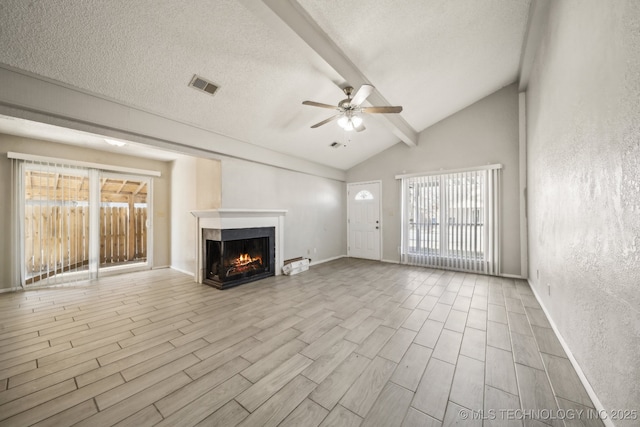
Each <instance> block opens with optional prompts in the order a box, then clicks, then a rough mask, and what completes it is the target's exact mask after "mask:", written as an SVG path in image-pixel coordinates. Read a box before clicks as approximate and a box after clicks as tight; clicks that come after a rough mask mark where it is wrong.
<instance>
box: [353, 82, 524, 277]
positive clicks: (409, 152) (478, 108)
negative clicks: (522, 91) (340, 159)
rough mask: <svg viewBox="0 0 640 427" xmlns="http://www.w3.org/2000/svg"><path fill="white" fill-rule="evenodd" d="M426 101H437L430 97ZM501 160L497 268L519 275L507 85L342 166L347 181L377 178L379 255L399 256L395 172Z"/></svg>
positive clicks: (512, 118) (513, 127)
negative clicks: (411, 136) (416, 134)
mask: <svg viewBox="0 0 640 427" xmlns="http://www.w3.org/2000/svg"><path fill="white" fill-rule="evenodd" d="M430 102H437V101H436V100H431V101H430ZM494 163H502V164H503V165H504V169H503V176H502V178H503V179H502V201H503V207H502V219H503V229H502V270H503V273H505V274H513V275H517V276H520V273H521V272H520V199H519V173H520V172H519V170H520V168H519V157H518V91H517V87H516V85H510V86H507V87H505V88H503V89H501V90H499V91H497V92H495V93H493V94H491V95H489V96H487V97H486V98H484V99H482V100H480V101H478V102H476V103H475V104H473V105H471V106H469V107H467V108H465V109H463V110H461V111H459V112H458V113H456V114H454V115H452V116H450V117H448V118H446V119H444V120H442V121H440V122H438V123H436V124H435V125H433V126H431V127H429V128H427V129H425V130H424V131H422V132H421V133H420V139H419V143H418V146H417V147H413V148H410V147H408V146H407V145H405V144H403V143H399V144H396V145H394V146H393V147H391V148H389V149H387V150H385V151H383V152H382V153H380V154H378V155H377V156H374V157H372V158H370V159H368V160H366V161H364V162H363V163H360V164H359V165H357V166H355V167H353V168H351V169H350V170H349V171H347V182H360V181H370V180H382V240H383V246H384V247H383V255H382V258H383V259H384V260H388V261H396V262H397V261H399V260H400V255H399V247H400V241H401V221H402V218H401V211H400V199H401V194H402V193H401V188H400V187H401V183H400V181H398V180H396V179H395V175H398V174H405V173H418V172H429V171H438V170H450V169H460V168H468V167H473V166H482V165H486V164H494Z"/></svg>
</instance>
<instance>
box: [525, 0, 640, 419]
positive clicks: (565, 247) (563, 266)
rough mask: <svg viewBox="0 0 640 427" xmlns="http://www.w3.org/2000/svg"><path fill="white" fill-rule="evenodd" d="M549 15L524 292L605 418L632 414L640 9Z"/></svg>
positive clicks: (534, 107)
mask: <svg viewBox="0 0 640 427" xmlns="http://www.w3.org/2000/svg"><path fill="white" fill-rule="evenodd" d="M550 7H551V9H550V16H549V21H548V25H547V32H546V34H545V35H544V38H543V40H542V43H541V45H540V47H539V50H538V52H537V56H536V59H535V61H534V68H533V70H532V73H531V79H530V82H529V87H528V91H527V128H528V129H527V144H528V152H527V171H528V194H529V200H528V223H529V277H530V282H531V284H532V286H533V288H534V289H535V291H536V293H537V294H538V296H539V297H540V299H541V302H542V303H543V305H544V306H545V308H546V309H547V311H548V312H549V314H550V316H551V318H552V320H553V321H554V323H555V324H556V326H557V327H558V330H559V331H560V333H561V335H562V336H563V338H564V340H565V341H566V343H567V345H568V347H569V348H570V349H571V352H572V353H573V356H574V357H575V359H576V361H577V362H578V364H579V365H580V367H581V369H582V371H583V372H584V374H585V376H586V378H587V380H588V381H589V383H590V385H591V386H592V388H593V389H594V391H595V393H596V395H597V396H598V398H599V400H600V401H601V403H602V404H603V405H604V408H605V409H607V410H625V409H626V410H638V409H640V408H638V402H640V362H639V360H640V359H639V357H640V356H639V354H640V2H638V1H637V0H626V1H625V0H616V1H614V0H611V1H606V2H603V1H600V0H580V1H555V2H552V3H551V6H550ZM614 422H615V424H616V425H620V426H631V425H637V423H638V421H637V420H631V419H627V420H620V421H614Z"/></svg>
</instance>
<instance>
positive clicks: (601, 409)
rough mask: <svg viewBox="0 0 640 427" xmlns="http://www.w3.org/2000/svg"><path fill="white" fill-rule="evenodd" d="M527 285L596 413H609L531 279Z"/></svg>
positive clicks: (611, 425) (607, 421)
mask: <svg viewBox="0 0 640 427" xmlns="http://www.w3.org/2000/svg"><path fill="white" fill-rule="evenodd" d="M527 283H529V287H530V288H531V291H532V292H533V295H535V297H536V300H538V304H540V307H542V311H544V314H545V315H546V316H547V319H548V320H549V323H550V324H551V328H552V329H553V332H555V334H556V337H558V341H560V345H561V346H562V348H563V349H564V352H565V353H567V357H568V358H569V361H570V362H571V365H573V369H575V370H576V373H577V374H578V378H580V382H581V383H582V385H583V386H584V389H585V390H586V391H587V394H588V395H589V397H590V398H591V401H592V402H593V405H594V406H595V407H596V411H598V413H607V412H606V409H605V407H604V405H602V402H600V399H598V396H597V395H596V392H595V390H594V389H593V387H591V384H590V383H589V380H587V377H586V375H585V374H584V372H583V371H582V368H581V367H580V365H579V364H578V361H577V360H576V358H575V357H574V356H573V353H572V352H571V349H570V348H569V345H568V344H567V342H566V341H565V340H564V338H563V337H562V335H561V334H560V331H559V330H558V327H557V326H556V324H555V322H554V321H553V319H552V318H551V315H550V314H549V311H548V310H547V308H546V307H545V306H544V304H543V303H542V299H541V298H540V296H539V295H538V293H537V292H536V290H535V288H534V287H533V286H532V285H531V281H530V280H529V279H527ZM602 422H603V423H604V425H605V426H607V427H615V424H614V423H613V421H612V420H611V419H610V418H605V419H602Z"/></svg>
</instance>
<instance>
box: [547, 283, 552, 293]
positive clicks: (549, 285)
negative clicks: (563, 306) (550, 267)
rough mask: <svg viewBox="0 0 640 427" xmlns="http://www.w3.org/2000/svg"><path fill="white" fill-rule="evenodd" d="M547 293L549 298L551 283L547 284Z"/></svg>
mask: <svg viewBox="0 0 640 427" xmlns="http://www.w3.org/2000/svg"><path fill="white" fill-rule="evenodd" d="M547 291H548V293H549V296H551V283H547Z"/></svg>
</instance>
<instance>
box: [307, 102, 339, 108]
mask: <svg viewBox="0 0 640 427" xmlns="http://www.w3.org/2000/svg"><path fill="white" fill-rule="evenodd" d="M302 104H303V105H311V106H312V107H321V108H329V109H331V110H337V109H338V107H336V106H335V105H329V104H323V103H322V102H315V101H302Z"/></svg>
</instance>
